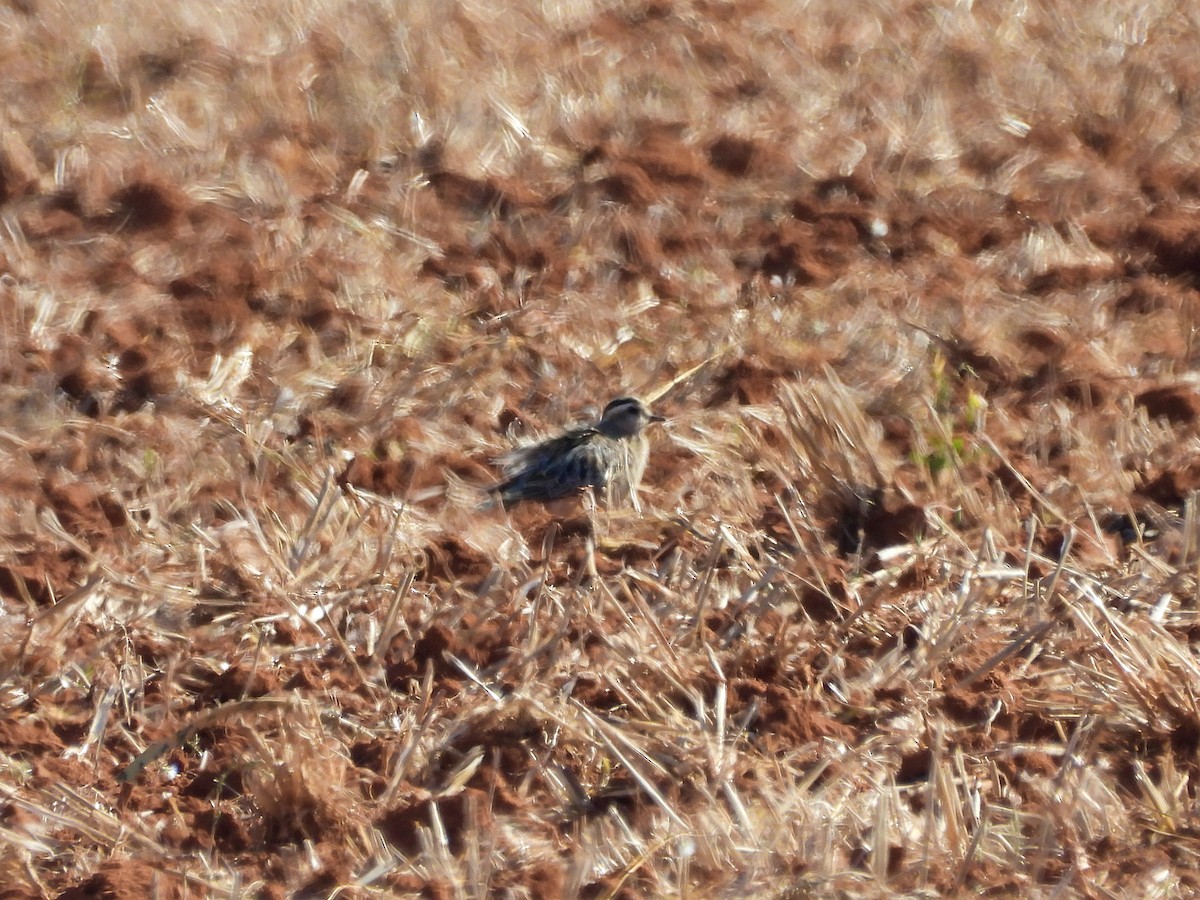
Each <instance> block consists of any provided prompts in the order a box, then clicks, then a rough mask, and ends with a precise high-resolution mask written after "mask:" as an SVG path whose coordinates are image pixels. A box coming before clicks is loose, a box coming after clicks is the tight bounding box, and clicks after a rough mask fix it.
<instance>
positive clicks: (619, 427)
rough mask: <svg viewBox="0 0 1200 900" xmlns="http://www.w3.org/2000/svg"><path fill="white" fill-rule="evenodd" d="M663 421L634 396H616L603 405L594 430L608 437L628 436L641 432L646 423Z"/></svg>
mask: <svg viewBox="0 0 1200 900" xmlns="http://www.w3.org/2000/svg"><path fill="white" fill-rule="evenodd" d="M662 421H665V420H664V419H663V417H662V416H656V415H653V414H652V413H651V412H650V410H648V409H646V405H645V404H644V403H642V401H641V400H638V399H637V398H636V397H618V398H617V399H616V400H614V401H612V402H611V403H609V404H608V406H606V407H604V412H603V414H602V415H601V416H600V422H599V423H598V424H597V425H596V430H597V431H599V432H600V433H601V434H603V435H604V436H606V437H610V438H628V437H634V436H635V435H638V434H641V433H642V431H643V429H645V427H646V426H647V425H650V424H652V423H654V422H662Z"/></svg>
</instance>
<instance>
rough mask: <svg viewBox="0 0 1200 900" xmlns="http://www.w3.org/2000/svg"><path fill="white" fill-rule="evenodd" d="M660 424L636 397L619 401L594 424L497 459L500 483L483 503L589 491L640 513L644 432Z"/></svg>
mask: <svg viewBox="0 0 1200 900" xmlns="http://www.w3.org/2000/svg"><path fill="white" fill-rule="evenodd" d="M664 421H666V419H664V418H663V417H662V416H656V415H654V414H653V413H651V412H650V411H649V410H648V409H647V408H646V405H645V404H644V403H642V401H641V400H638V399H637V398H636V397H618V398H617V399H615V400H613V401H612V402H611V403H609V404H608V405H607V406H606V407H604V412H603V413H602V414H601V415H600V421H598V422H597V423H596V424H595V425H580V426H576V427H574V428H570V429H568V430H567V431H566V432H564V433H563V434H561V435H559V436H558V437H555V438H551V439H550V440H547V441H542V442H541V443H536V444H529V445H528V446H525V447H518V448H516V449H515V450H513V451H511V452H510V453H508V454H506V455H505V456H503V457H501V458H500V459H499V460H498V462H499V464H500V466H501V468H502V469H503V470H504V480H503V481H501V482H500V483H499V484H497V485H495V486H493V487H491V488H489V491H488V492H489V493H490V494H491V495H492V499H491V501H490V503H489V504H488V505H490V506H495V505H496V504H497V503H499V504H502V505H503V506H504V507H505V508H508V507H510V506H514V505H516V504H518V503H521V502H523V501H526V500H533V501H537V502H541V503H548V502H550V501H552V500H558V499H560V498H562V497H568V496H570V495H572V494H577V493H579V492H581V491H582V490H584V489H585V488H592V489H593V490H595V491H596V492H597V493H598V494H600V495H601V496H602V497H603V498H604V499H605V500H606V501H608V502H612V501H614V500H615V501H618V502H629V503H631V504H632V505H633V508H634V509H635V510H637V511H638V512H640V511H641V504H640V503H639V502H638V496H637V491H638V485H640V484H641V481H642V475H643V474H644V473H645V471H646V462H647V460H648V459H649V456H650V442H649V440H648V439H647V437H646V434H645V431H646V428H647V427H648V426H650V425H652V424H654V423H655V422H664Z"/></svg>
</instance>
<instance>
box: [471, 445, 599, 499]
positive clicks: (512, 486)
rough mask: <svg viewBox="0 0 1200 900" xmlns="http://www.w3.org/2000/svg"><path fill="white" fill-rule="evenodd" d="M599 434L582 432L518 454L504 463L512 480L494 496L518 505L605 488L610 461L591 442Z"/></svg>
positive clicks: (506, 471)
mask: <svg viewBox="0 0 1200 900" xmlns="http://www.w3.org/2000/svg"><path fill="white" fill-rule="evenodd" d="M595 434H596V432H595V430H594V429H588V428H585V429H578V430H576V431H572V432H568V433H567V434H565V435H563V436H562V437H558V438H554V439H553V440H549V441H546V442H545V443H542V444H534V445H533V446H530V447H520V448H518V449H517V450H514V451H513V452H512V453H510V454H509V455H508V456H507V457H505V458H504V460H502V463H501V464H502V465H503V466H504V470H505V474H506V475H507V476H508V477H507V478H506V479H505V481H503V482H502V483H501V484H498V485H496V486H495V487H494V488H492V493H495V494H499V496H500V498H501V500H502V501H503V502H505V503H515V502H518V501H521V500H539V501H546V500H555V499H558V498H559V497H565V496H567V495H568V494H572V493H574V492H575V491H578V490H579V489H581V488H585V487H595V488H602V487H604V484H605V480H606V477H605V476H606V473H607V471H608V465H607V462H608V461H607V460H606V459H605V458H604V455H603V450H602V448H601V447H600V445H599V443H598V442H596V441H591V440H588V438H589V437H592V436H594V435H595Z"/></svg>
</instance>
